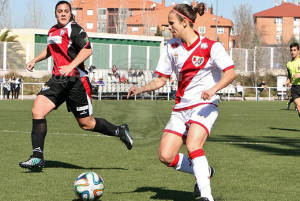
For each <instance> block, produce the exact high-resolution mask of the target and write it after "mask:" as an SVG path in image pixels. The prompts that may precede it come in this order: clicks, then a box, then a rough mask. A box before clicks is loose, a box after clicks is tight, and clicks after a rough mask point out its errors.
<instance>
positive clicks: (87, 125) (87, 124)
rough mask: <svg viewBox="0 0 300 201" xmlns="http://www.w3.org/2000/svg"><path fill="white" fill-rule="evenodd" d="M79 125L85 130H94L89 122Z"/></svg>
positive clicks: (79, 123)
mask: <svg viewBox="0 0 300 201" xmlns="http://www.w3.org/2000/svg"><path fill="white" fill-rule="evenodd" d="M78 125H79V126H80V128H82V129H83V130H93V128H94V127H93V126H92V125H91V124H90V123H89V122H78Z"/></svg>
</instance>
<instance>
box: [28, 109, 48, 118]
mask: <svg viewBox="0 0 300 201" xmlns="http://www.w3.org/2000/svg"><path fill="white" fill-rule="evenodd" d="M31 113H32V117H33V119H42V118H45V116H44V115H43V114H42V113H41V110H39V109H38V108H37V107H33V108H32V110H31Z"/></svg>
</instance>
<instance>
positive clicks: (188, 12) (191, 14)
mask: <svg viewBox="0 0 300 201" xmlns="http://www.w3.org/2000/svg"><path fill="white" fill-rule="evenodd" d="M173 10H176V11H177V12H179V13H181V14H182V15H184V16H186V17H187V18H189V19H190V20H191V21H193V22H195V20H196V18H197V13H198V14H199V15H200V16H202V15H203V14H204V11H205V4H204V3H203V2H201V3H198V4H197V5H196V6H195V7H194V8H193V7H192V6H190V5H188V4H177V5H176V6H174V8H173ZM176 16H177V18H178V19H179V20H180V21H183V20H184V17H183V16H181V15H179V14H177V13H176ZM190 26H191V27H193V23H192V22H190Z"/></svg>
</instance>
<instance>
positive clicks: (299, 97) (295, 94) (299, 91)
mask: <svg viewBox="0 0 300 201" xmlns="http://www.w3.org/2000/svg"><path fill="white" fill-rule="evenodd" d="M291 95H292V98H293V100H294V104H295V106H296V108H297V110H298V115H299V117H300V85H295V86H294V85H293V86H292V88H291Z"/></svg>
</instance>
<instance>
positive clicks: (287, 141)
mask: <svg viewBox="0 0 300 201" xmlns="http://www.w3.org/2000/svg"><path fill="white" fill-rule="evenodd" d="M270 129H271V128H270ZM275 129H276V128H275ZM290 131H296V132H297V131H299V130H297V129H296V130H294V129H293V130H290ZM299 134H300V133H299ZM299 136H300V135H299ZM209 141H211V142H220V143H228V144H232V145H235V146H239V147H243V148H247V149H253V150H257V151H261V152H266V153H270V154H274V155H282V156H298V157H299V156H300V139H299V138H298V139H295V138H287V137H277V136H262V137H259V138H251V137H245V136H236V135H224V136H223V137H222V138H211V139H209ZM276 146H278V147H276Z"/></svg>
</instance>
